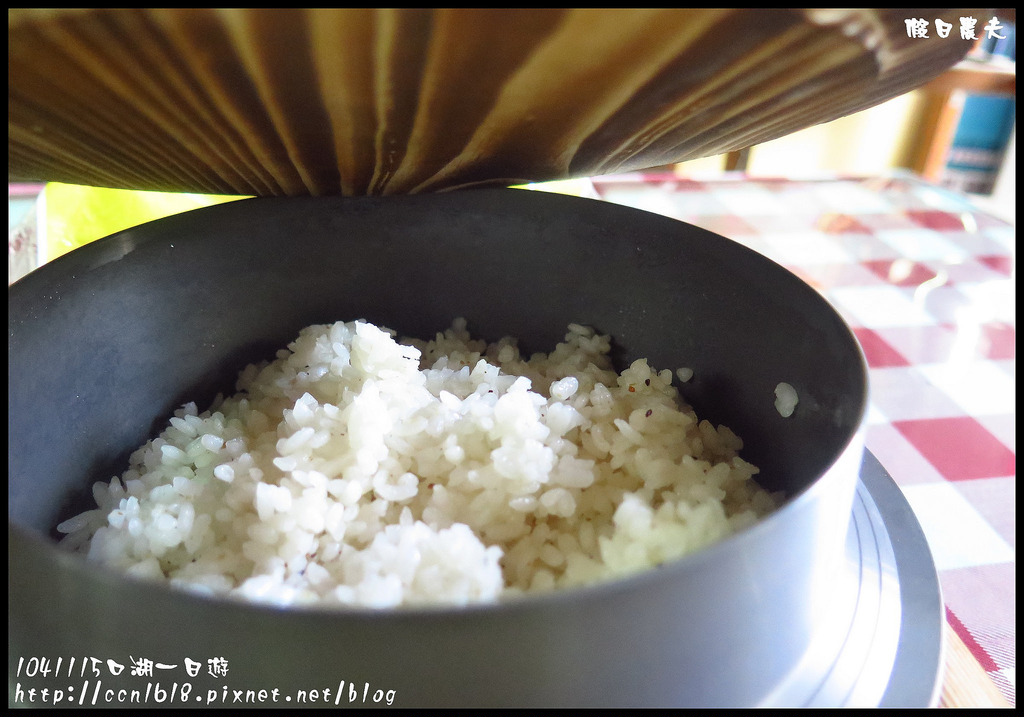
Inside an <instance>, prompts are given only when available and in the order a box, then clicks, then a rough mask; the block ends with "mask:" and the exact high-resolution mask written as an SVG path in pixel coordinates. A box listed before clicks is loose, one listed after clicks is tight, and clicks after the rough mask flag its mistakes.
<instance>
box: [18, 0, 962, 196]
mask: <svg viewBox="0 0 1024 717" xmlns="http://www.w3.org/2000/svg"><path fill="white" fill-rule="evenodd" d="M969 14H970V11H967V10H956V9H936V10H922V9H913V10H886V9H846V10H820V9H818V10H814V9H804V10H789V9H738V10H737V9H639V10H597V9H466V8H460V9H376V8H371V9H71V10H47V9H23V10H9V11H8V40H9V42H8V152H9V154H8V179H9V181H60V182H69V183H75V184H88V185H97V186H107V187H118V188H128V189H147V190H161V191H184V192H200V193H213V194H242V195H265V196H272V195H303V194H312V195H333V194H345V195H366V194H374V195H376V194H409V193H421V192H431V191H441V190H448V189H454V188H459V187H468V186H477V185H510V184H518V183H523V182H528V181H546V180H552V179H565V178H570V177H580V176H594V175H599V174H608V173H615V172H623V171H633V170H639V169H644V168H648V167H652V166H659V165H662V164H667V163H671V162H680V161H685V160H689V159H696V158H699V157H707V156H713V155H718V154H722V153H724V152H728V151H733V150H737V149H742V148H744V147H749V146H752V145H755V144H759V143H762V142H766V141H769V140H772V139H776V138H778V137H780V136H783V135H786V134H789V133H791V132H794V131H796V130H800V129H803V128H806V127H809V126H812V125H815V124H819V123H821V122H827V121H829V120H833V119H836V118H838V117H841V116H844V115H848V114H851V113H853V112H856V111H859V110H862V109H865V108H867V107H870V106H872V105H876V104H878V103H881V102H883V101H885V100H887V99H890V98H892V97H895V96H897V95H899V94H902V93H904V92H906V91H909V90H910V89H913V88H914V87H917V86H919V85H921V84H924V83H925V82H927V81H928V80H930V79H932V78H933V77H935V76H937V75H938V74H940V73H941V72H943V71H944V70H946V69H948V68H949V67H951V66H953V65H954V64H955V63H956V62H957V61H958V60H960V59H962V58H963V57H964V55H965V54H966V53H967V51H968V50H969V49H970V47H971V45H972V42H970V41H968V40H963V39H961V38H960V34H959V17H960V16H962V15H969ZM914 18H920V19H922V20H925V21H927V24H928V27H927V30H928V32H927V35H928V36H927V37H917V36H911V35H913V34H915V33H912V32H910V31H909V29H908V28H909V27H910V26H908V22H907V21H908V20H912V19H914ZM939 20H940V21H942V22H944V23H948V24H950V25H951V26H952V31H951V32H950V33H949V34H948V36H947V37H945V38H943V37H940V36H939V34H938V32H937V29H936V24H935V23H936V21H939ZM979 31H980V28H979Z"/></svg>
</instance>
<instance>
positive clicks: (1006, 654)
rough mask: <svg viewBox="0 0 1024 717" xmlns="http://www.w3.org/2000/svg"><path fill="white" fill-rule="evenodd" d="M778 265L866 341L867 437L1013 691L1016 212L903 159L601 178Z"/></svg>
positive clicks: (955, 601) (1008, 692)
mask: <svg viewBox="0 0 1024 717" xmlns="http://www.w3.org/2000/svg"><path fill="white" fill-rule="evenodd" d="M592 181H593V186H594V189H595V191H596V192H597V195H598V196H599V197H600V198H602V199H604V200H607V201H611V202H615V203H619V204H625V205H628V206H633V207H637V208H640V209H645V210H648V211H652V212H657V213H660V214H665V215H668V216H671V217H674V218H676V219H680V220H682V221H685V222H688V223H691V224H694V225H697V226H700V227H703V228H705V229H708V230H711V231H713V232H716V233H718V234H721V235H723V236H726V237H728V238H730V239H733V240H735V241H738V242H740V243H742V244H744V245H746V246H748V247H750V248H752V249H755V250H757V251H760V252H761V253H763V254H765V255H767V256H768V257H770V258H771V259H773V260H775V261H776V262H778V263H780V264H782V265H783V266H785V267H787V268H788V269H790V270H791V271H793V272H794V273H796V274H797V275H799V276H800V277H802V278H803V279H804V280H805V281H807V282H808V283H809V284H811V285H812V286H814V287H815V288H816V289H818V290H819V292H820V293H821V294H822V295H824V296H825V297H826V298H827V299H828V300H829V301H830V302H831V303H832V304H833V305H834V306H835V307H836V309H837V310H838V311H839V313H840V314H841V315H842V316H843V317H844V318H845V319H846V321H847V322H848V323H849V324H850V326H851V328H852V329H853V330H854V332H855V334H856V335H857V337H858V338H859V339H860V342H861V344H862V346H863V348H864V353H865V355H866V357H867V360H868V365H869V371H870V376H869V380H870V387H871V388H870V390H871V404H870V409H869V415H868V426H867V434H866V442H867V448H868V450H869V451H871V453H873V454H874V455H875V457H876V458H878V460H879V461H880V462H881V464H882V465H883V466H884V467H885V469H886V470H887V471H888V472H889V474H890V475H891V476H892V477H893V479H894V480H895V481H896V483H897V484H898V485H899V487H900V488H901V489H902V491H903V493H904V494H905V495H906V497H907V500H908V502H909V503H910V505H911V507H912V508H913V510H914V512H915V514H916V515H917V518H918V520H919V522H920V523H921V527H922V528H923V530H924V533H925V535H926V537H927V540H928V543H929V547H930V549H931V551H932V554H933V557H934V559H935V564H936V569H937V570H938V574H939V582H940V585H941V589H942V594H943V599H944V600H945V603H946V613H947V619H948V621H949V624H950V625H951V627H952V628H953V629H954V631H955V632H956V633H957V634H958V635H959V637H960V638H961V640H962V641H963V642H964V644H965V645H966V646H967V647H968V648H969V649H970V651H971V653H972V654H973V655H974V657H975V658H976V659H977V660H978V662H979V663H980V664H981V666H982V667H983V668H984V669H985V671H986V672H987V673H988V675H989V676H990V677H991V678H992V680H993V681H994V682H995V683H996V685H997V686H998V688H999V690H1000V691H1001V692H1002V693H1003V695H1004V696H1005V697H1006V698H1007V699H1008V700H1009V702H1010V703H1011V704H1014V703H1015V691H1016V682H1015V664H1014V662H1015V660H1014V658H1015V654H1016V641H1015V617H1016V611H1015V596H1016V589H1015V573H1016V571H1015V544H1014V543H1015V538H1014V536H1015V516H1016V509H1015V500H1014V498H1015V491H1014V479H1015V477H1016V467H1015V466H1016V460H1015V451H1014V417H1015V405H1016V404H1015V391H1014V388H1015V376H1014V365H1015V364H1014V346H1015V343H1016V342H1015V310H1014V306H1015V302H1014V299H1015V294H1016V283H1015V246H1014V245H1015V227H1014V225H1011V224H1008V223H1007V222H1006V221H1004V220H1001V219H998V218H996V217H994V216H992V215H990V214H987V213H985V212H983V211H980V210H979V209H977V208H976V207H975V206H974V205H973V204H972V203H971V202H970V200H969V199H968V198H967V197H965V196H963V195H959V194H956V193H953V192H950V191H947V190H944V189H941V188H939V187H936V186H933V185H930V184H928V183H926V182H924V181H923V180H920V179H918V178H917V177H915V176H913V175H909V174H903V173H899V174H896V175H894V176H892V177H887V178H853V177H834V178H821V179H813V180H791V179H781V178H780V179H774V178H770V179H769V178H751V177H742V176H739V175H736V176H732V175H726V176H725V177H724V178H722V179H713V180H707V181H697V180H693V179H681V178H679V177H677V176H676V175H674V174H671V173H651V174H631V175H618V176H610V177H601V178H595V179H594V180H592Z"/></svg>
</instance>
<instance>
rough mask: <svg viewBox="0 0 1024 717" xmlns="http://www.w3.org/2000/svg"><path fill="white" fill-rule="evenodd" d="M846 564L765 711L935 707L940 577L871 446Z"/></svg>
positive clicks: (939, 654) (938, 670) (904, 503)
mask: <svg viewBox="0 0 1024 717" xmlns="http://www.w3.org/2000/svg"><path fill="white" fill-rule="evenodd" d="M846 547H847V549H846V560H847V562H848V570H846V571H844V573H843V580H841V581H839V582H837V584H836V589H835V595H834V598H835V600H834V602H833V603H832V604H831V608H830V613H831V614H830V615H829V617H828V619H826V620H825V622H824V624H823V625H822V627H821V629H820V630H821V631H820V632H819V633H818V635H817V636H816V638H815V642H814V644H813V645H812V646H811V648H810V649H809V651H808V653H807V655H806V656H805V658H804V660H803V661H802V663H801V664H800V666H798V667H797V668H796V669H795V670H794V671H793V674H792V676H791V677H790V678H789V679H787V680H786V681H785V682H784V683H783V684H782V685H780V686H779V688H778V689H777V690H776V691H775V692H774V693H773V694H772V695H771V696H770V697H769V698H768V699H767V700H766V701H765V702H763V703H762V704H761V705H760V706H763V707H818V708H821V707H933V706H935V704H936V703H937V701H938V692H939V686H940V676H941V665H942V634H943V632H942V628H943V603H942V596H941V592H940V588H939V582H938V575H937V574H936V570H935V564H934V561H933V560H932V555H931V552H930V550H929V548H928V543H927V541H926V539H925V536H924V533H923V532H922V530H921V527H920V524H919V523H918V522H917V519H916V518H915V516H914V514H913V512H912V511H911V509H910V505H909V504H908V503H907V501H906V498H905V497H904V496H903V493H902V492H901V491H900V489H899V487H898V486H897V485H896V483H895V482H894V481H893V479H892V477H891V476H889V474H888V473H887V472H886V471H885V469H884V468H883V467H882V465H881V464H880V463H879V462H878V459H877V458H875V457H874V456H873V455H871V453H869V452H867V451H865V453H864V461H863V464H862V467H861V474H860V481H859V483H858V485H857V492H856V495H855V498H854V503H853V512H852V517H851V520H850V529H849V533H848V536H847V546H846Z"/></svg>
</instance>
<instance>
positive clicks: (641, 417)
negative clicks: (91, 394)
mask: <svg viewBox="0 0 1024 717" xmlns="http://www.w3.org/2000/svg"><path fill="white" fill-rule="evenodd" d="M609 348H610V338H609V337H607V336H602V335H599V334H597V333H596V332H595V331H593V330H592V329H590V328H587V327H584V326H580V325H577V324H570V326H569V329H568V333H567V334H566V336H565V340H564V342H562V343H560V344H558V346H556V347H555V349H554V350H553V351H552V352H551V353H549V354H534V355H532V356H529V357H524V356H522V355H521V354H520V351H519V348H518V346H517V343H516V341H515V340H514V339H511V338H503V339H501V340H500V341H498V342H496V343H493V344H487V343H486V342H484V341H481V340H477V339H473V338H472V337H471V336H470V335H469V333H468V332H467V330H466V323H465V321H464V320H461V319H458V320H456V321H455V322H454V323H453V325H452V327H451V328H449V329H447V330H445V331H443V332H439V333H438V334H436V336H435V337H434V338H433V339H431V340H418V339H405V340H403V341H398V340H396V338H395V334H394V332H391V331H389V330H387V329H382V328H378V327H376V326H374V325H372V324H369V323H366V322H363V321H354V322H338V323H335V324H332V325H316V326H310V327H307V328H306V329H304V330H303V331H302V332H301V333H300V335H299V336H298V338H297V339H296V340H295V341H294V342H292V343H291V344H289V346H288V349H287V350H282V351H280V352H278V355H277V359H276V360H275V361H273V362H269V363H264V364H260V365H253V366H248V367H247V368H245V369H244V370H243V371H242V372H241V374H240V376H239V380H238V384H237V390H238V393H236V394H235V395H233V396H231V397H228V398H222V397H221V398H218V400H217V401H216V402H215V404H214V405H213V406H212V407H211V408H210V409H209V410H207V411H205V412H203V413H199V411H198V408H197V406H196V405H195V404H194V403H190V404H187V405H185V406H183V407H182V408H181V409H179V410H178V411H177V412H176V414H175V416H174V417H173V418H171V419H170V421H169V422H168V424H167V427H166V428H165V430H164V431H163V432H162V433H161V434H160V435H159V436H158V437H157V438H155V439H153V440H151V441H149V442H148V443H147V444H146V445H144V446H142V447H141V448H139V449H138V450H137V451H136V452H135V453H134V454H133V455H132V456H131V459H130V465H129V467H128V470H127V471H126V472H125V473H124V474H123V475H122V476H120V477H115V478H113V479H112V480H111V481H110V482H109V483H102V482H100V483H97V484H95V485H94V487H93V495H94V497H95V499H96V503H97V506H98V508H97V509H95V510H91V511H88V512H86V513H83V514H81V515H78V516H75V517H73V518H71V519H69V520H67V521H65V522H64V523H62V524H61V525H59V526H58V530H59V531H61V532H63V533H66V535H65V537H64V539H63V541H62V545H64V546H65V547H67V548H68V549H70V550H75V551H79V552H82V553H85V554H86V555H87V556H88V558H89V559H90V560H94V561H97V562H99V563H103V564H106V565H109V566H113V567H115V568H120V569H122V570H125V571H127V572H128V573H130V574H133V575H136V576H139V577H143V578H151V579H159V580H165V581H168V582H170V583H171V584H172V585H176V586H179V587H182V588H186V589H190V590H194V591H198V592H201V593H207V594H216V595H228V596H231V597H237V598H241V599H246V600H254V601H263V602H270V603H275V604H283V605H286V604H306V603H334V604H346V605H360V606H369V607H375V608H383V607H397V606H403V605H416V604H424V603H448V604H466V603H470V602H477V601H493V600H496V599H498V598H502V597H508V596H512V595H516V594H521V593H525V592H531V591H543V590H551V589H559V588H565V587H570V586H575V585H581V584H585V583H591V582H595V581H599V580H606V579H610V578H614V577H617V576H623V575H627V574H630V573H634V572H636V571H639V570H643V569H646V568H649V567H653V566H655V565H658V564H660V563H662V562H664V561H667V560H672V559H675V558H679V557H681V556H683V555H685V554H688V553H691V552H693V551H695V550H698V549H700V548H701V547H703V546H706V545H708V544H710V543H712V542H715V541H717V540H720V539H721V538H723V537H725V536H726V535H728V534H730V533H733V532H735V531H736V530H738V529H741V528H743V527H745V526H747V525H749V524H751V523H753V522H754V521H755V520H757V519H758V518H759V517H761V516H763V515H765V514H766V513H768V512H770V511H771V510H772V509H774V507H775V506H776V505H777V499H778V496H773V495H771V494H769V493H767V492H765V491H764V490H763V489H761V488H760V487H759V486H758V485H757V484H756V483H755V482H754V481H753V480H752V476H753V475H754V474H755V473H756V472H757V469H756V468H755V467H754V466H752V465H750V464H749V463H747V462H746V461H744V460H743V459H741V458H740V457H739V455H738V451H739V449H740V448H741V446H742V442H741V441H740V439H739V438H737V437H736V436H735V435H734V434H733V433H732V432H731V431H730V430H729V429H728V428H725V427H718V428H715V427H714V426H712V425H711V424H710V423H708V422H707V421H701V420H699V419H698V418H697V416H696V415H695V414H694V412H693V410H692V409H691V408H690V407H689V406H687V405H685V404H684V403H682V402H681V400H680V397H679V395H678V392H677V391H676V389H675V388H674V387H673V385H672V372H671V371H669V370H662V371H656V370H655V369H653V368H652V367H651V366H649V365H648V363H647V361H646V360H644V359H640V360H637V361H634V362H633V363H632V365H630V366H629V367H628V368H626V369H625V370H624V371H622V372H621V373H616V371H615V370H614V369H613V368H612V366H611V363H610V360H609V357H608V352H609Z"/></svg>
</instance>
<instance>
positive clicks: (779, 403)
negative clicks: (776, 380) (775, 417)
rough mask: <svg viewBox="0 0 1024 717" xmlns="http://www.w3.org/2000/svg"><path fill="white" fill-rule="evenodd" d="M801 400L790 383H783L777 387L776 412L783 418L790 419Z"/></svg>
mask: <svg viewBox="0 0 1024 717" xmlns="http://www.w3.org/2000/svg"><path fill="white" fill-rule="evenodd" d="M799 400H800V399H799V397H798V396H797V393H796V389H795V388H793V387H792V386H791V385H789V384H788V383H785V382H782V383H780V384H779V385H778V386H776V387H775V410H776V411H778V412H779V415H780V416H782V417H783V418H789V417H790V416H792V415H793V411H795V410H796V404H797V403H798V402H799Z"/></svg>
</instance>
